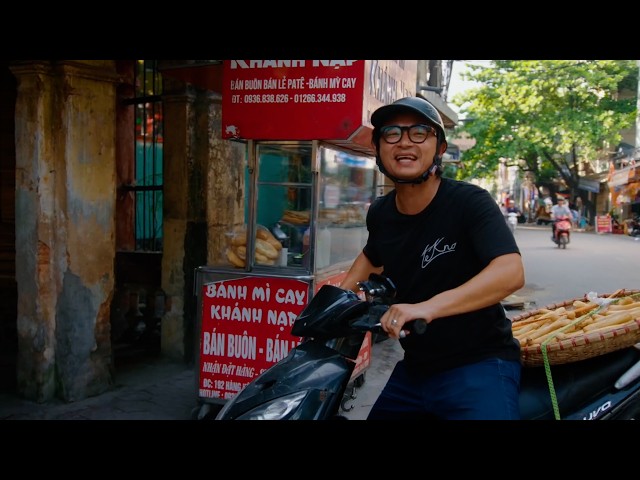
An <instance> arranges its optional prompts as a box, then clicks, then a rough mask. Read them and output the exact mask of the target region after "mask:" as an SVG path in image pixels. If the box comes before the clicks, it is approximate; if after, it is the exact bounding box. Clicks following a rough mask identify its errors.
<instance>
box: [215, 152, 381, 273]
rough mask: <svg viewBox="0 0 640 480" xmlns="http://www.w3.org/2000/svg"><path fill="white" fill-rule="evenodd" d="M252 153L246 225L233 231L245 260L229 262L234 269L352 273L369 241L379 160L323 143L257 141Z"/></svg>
mask: <svg viewBox="0 0 640 480" xmlns="http://www.w3.org/2000/svg"><path fill="white" fill-rule="evenodd" d="M248 149H249V155H248V158H249V161H248V165H247V185H248V186H249V195H248V196H247V198H246V202H245V224H244V225H243V226H242V227H241V228H236V229H233V230H232V231H230V232H229V244H228V248H229V249H231V250H232V252H233V253H235V257H236V258H234V260H237V259H240V260H242V261H231V259H229V255H227V256H226V257H225V256H223V257H222V258H224V259H226V261H227V262H228V265H229V266H233V267H234V268H244V269H246V270H247V271H252V270H254V269H255V268H258V269H260V270H262V269H263V268H268V269H287V271H289V272H290V273H291V274H292V275H300V274H306V275H313V274H315V273H318V272H323V271H327V270H335V269H336V268H340V267H341V268H342V269H346V268H348V266H349V265H350V264H351V262H352V261H353V260H354V259H355V257H356V256H357V255H358V254H359V252H360V251H361V250H362V247H363V246H364V243H365V242H366V238H367V233H366V225H365V222H366V214H367V210H368V208H369V205H370V204H371V202H372V201H373V199H374V198H375V197H376V191H377V183H378V182H377V180H378V176H379V174H378V170H377V168H376V163H375V158H374V157H372V156H367V155H362V154H359V153H356V152H353V151H350V150H346V149H340V148H338V147H336V146H334V145H331V144H327V143H323V142H318V141H309V142H301V141H295V142H271V141H270V142H249V143H248ZM265 243H266V244H265ZM227 253H229V252H227ZM279 273H280V274H282V273H284V272H282V271H280V272H279Z"/></svg>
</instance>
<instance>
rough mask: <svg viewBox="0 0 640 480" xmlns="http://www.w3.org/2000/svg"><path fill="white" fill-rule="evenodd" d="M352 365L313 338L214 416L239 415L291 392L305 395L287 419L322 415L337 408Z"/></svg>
mask: <svg viewBox="0 0 640 480" xmlns="http://www.w3.org/2000/svg"><path fill="white" fill-rule="evenodd" d="M354 368H355V362H353V361H351V360H349V359H346V358H345V357H344V356H343V355H341V354H340V353H339V352H337V351H335V350H333V349H332V348H329V347H327V346H325V345H324V344H322V343H320V342H317V341H313V340H309V341H306V342H303V343H301V344H300V345H298V346H297V347H296V348H294V349H292V350H291V351H290V352H289V354H288V355H287V356H286V357H285V358H283V359H282V360H280V361H279V362H278V363H276V364H275V365H274V366H273V367H271V368H269V369H268V370H266V371H265V372H263V373H262V374H261V375H259V376H258V377H256V378H255V379H254V380H253V381H252V382H250V383H249V384H247V385H246V386H245V388H244V389H243V390H242V391H240V392H238V394H237V395H236V396H235V397H234V398H232V399H231V400H229V402H230V403H229V405H227V406H225V409H224V410H223V411H221V414H223V415H222V416H220V415H219V417H218V419H221V420H232V419H235V418H238V417H241V416H242V415H243V414H245V413H247V412H249V411H250V410H252V409H254V408H256V407H258V406H260V405H264V404H266V403H268V402H271V401H274V400H275V399H277V398H280V397H284V396H286V395H289V394H292V393H295V392H306V394H307V395H306V397H305V399H304V400H303V401H302V403H301V404H300V406H299V407H298V408H297V409H296V411H294V412H292V414H291V416H290V417H289V419H292V420H295V419H305V420H314V419H322V418H325V416H326V415H330V412H332V411H337V410H338V408H337V405H339V404H340V402H341V401H342V395H343V393H344V391H345V389H346V387H347V384H348V382H349V379H350V377H351V374H352V372H353V370H354ZM328 412H329V413H328Z"/></svg>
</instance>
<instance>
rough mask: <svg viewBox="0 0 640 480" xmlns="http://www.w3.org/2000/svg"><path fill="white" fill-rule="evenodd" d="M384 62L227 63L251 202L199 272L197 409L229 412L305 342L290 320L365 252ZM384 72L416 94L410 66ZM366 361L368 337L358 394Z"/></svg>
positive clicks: (234, 131) (229, 103)
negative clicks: (231, 402)
mask: <svg viewBox="0 0 640 480" xmlns="http://www.w3.org/2000/svg"><path fill="white" fill-rule="evenodd" d="M380 62H382V61H364V60H358V61H351V60H341V61H331V60H326V61H325V60H323V61H320V60H318V61H316V60H312V61H293V60H292V61H257V60H254V61H249V60H246V61H240V60H230V61H225V65H224V76H223V82H224V88H223V97H222V132H223V137H224V138H228V139H230V140H233V141H238V142H242V143H243V144H244V145H245V147H246V176H245V180H246V186H247V188H246V191H247V195H246V197H245V209H244V218H243V219H242V221H241V222H238V224H236V225H230V226H229V229H228V231H227V234H226V236H227V241H226V244H225V247H224V251H221V252H216V258H217V259H218V260H217V261H216V263H215V264H214V265H206V266H201V267H198V268H197V269H196V271H195V282H194V285H195V292H194V294H195V295H196V297H197V305H198V314H197V328H196V332H197V337H198V338H197V345H196V352H198V353H199V357H198V358H199V362H198V374H197V375H196V383H197V385H196V391H197V393H198V398H199V400H200V401H201V402H204V403H206V404H211V403H213V404H222V403H224V402H225V401H226V400H227V399H229V398H231V397H233V396H234V395H235V394H236V393H237V392H238V391H240V389H242V388H243V387H244V386H245V385H246V384H247V383H249V382H250V381H251V380H253V378H255V377H256V376H257V375H259V374H260V373H261V372H263V371H264V370H265V369H268V368H269V367H270V366H271V365H273V364H275V363H276V362H277V361H279V360H280V359H282V358H284V357H285V356H286V355H287V353H288V352H289V350H290V349H291V348H293V347H294V346H295V345H297V344H298V343H299V342H300V341H301V340H302V339H301V338H298V337H293V336H291V334H290V333H289V332H290V329H291V326H292V325H293V321H294V320H295V318H296V317H297V315H298V314H299V313H300V312H301V310H302V309H303V308H304V306H305V305H306V304H307V303H308V301H309V300H310V298H311V297H312V296H313V295H314V293H315V292H317V290H318V289H319V288H320V287H321V286H322V285H324V284H333V285H339V284H340V282H341V281H342V279H343V278H344V276H345V275H346V272H347V270H348V268H349V267H350V266H351V263H352V262H353V260H354V259H355V258H356V256H357V255H358V254H359V253H360V251H361V250H362V247H363V246H364V244H365V242H366V238H367V231H366V225H365V220H366V213H367V210H368V207H369V205H370V204H371V202H372V201H373V200H374V199H375V198H376V196H378V195H380V194H382V193H383V192H384V188H385V186H384V184H383V182H382V180H383V179H384V177H383V176H382V175H381V174H380V173H379V172H378V170H377V167H376V162H375V157H374V152H373V150H372V147H371V127H370V124H369V123H368V118H369V116H370V112H371V111H372V110H373V109H375V108H377V107H378V106H380V105H382V104H383V103H387V102H388V101H389V99H388V98H386V96H385V95H387V94H388V92H387V94H385V95H383V94H382V93H381V92H382V90H381V89H380V87H381V86H380V85H378V86H377V87H376V85H375V79H376V78H380V76H379V75H378V76H377V77H376V74H378V73H379V71H380V69H381V68H382V67H384V66H385V65H382V66H381V64H380ZM383 63H384V62H383ZM391 66H392V67H394V68H395V70H394V69H393V68H391V69H390V68H389V67H388V66H387V67H386V70H385V73H386V74H387V75H389V74H390V72H391V73H394V72H395V73H394V74H395V75H396V77H398V80H400V79H401V80H402V82H399V81H398V82H397V86H398V88H399V86H400V85H405V84H406V85H408V86H411V87H413V86H415V78H416V69H415V62H408V63H407V64H404V63H403V64H402V65H398V64H397V63H394V64H392V65H391ZM401 67H402V68H401ZM394 85H396V83H394ZM376 88H377V89H378V90H376ZM366 91H368V92H376V91H377V92H378V94H377V96H376V95H373V96H371V95H366V94H365V92H366ZM413 93H414V91H406V90H403V89H398V91H395V92H393V95H394V98H399V97H401V96H405V95H410V94H413ZM370 350H371V337H370V335H369V336H367V339H366V340H365V342H364V343H363V345H362V348H361V350H360V355H359V356H358V359H357V360H356V368H355V370H354V373H353V376H352V380H353V381H354V382H355V381H357V380H358V379H360V381H363V372H364V371H365V370H366V368H367V367H368V366H369V364H370Z"/></svg>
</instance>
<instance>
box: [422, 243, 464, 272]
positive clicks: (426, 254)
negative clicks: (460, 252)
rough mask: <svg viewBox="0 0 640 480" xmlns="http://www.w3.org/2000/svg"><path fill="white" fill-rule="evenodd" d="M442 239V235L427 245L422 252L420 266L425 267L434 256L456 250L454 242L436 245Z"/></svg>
mask: <svg viewBox="0 0 640 480" xmlns="http://www.w3.org/2000/svg"><path fill="white" fill-rule="evenodd" d="M443 241H444V237H442V238H439V239H438V240H436V241H435V243H434V244H433V245H427V246H426V247H425V249H424V251H423V252H422V268H426V267H427V265H429V264H430V263H431V262H432V261H433V260H434V259H435V258H436V257H439V256H440V255H444V254H445V253H451V252H454V251H455V250H456V244H455V243H452V244H451V245H442V247H441V248H438V246H439V245H440V244H441V243H442V242H443Z"/></svg>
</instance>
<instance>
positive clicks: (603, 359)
mask: <svg viewBox="0 0 640 480" xmlns="http://www.w3.org/2000/svg"><path fill="white" fill-rule="evenodd" d="M359 288H360V289H361V291H362V293H363V296H364V299H363V298H362V297H361V296H360V295H357V294H355V293H353V292H351V291H346V290H343V289H341V288H339V287H336V286H332V285H323V286H322V287H321V288H320V290H318V292H317V293H316V295H315V296H314V297H313V298H312V299H311V301H310V302H309V303H308V304H307V306H306V307H305V308H304V309H303V311H302V312H301V313H300V315H299V316H298V317H297V318H296V320H295V322H294V324H293V327H292V334H293V335H296V336H301V337H304V339H303V341H302V342H301V343H300V344H299V345H298V346H296V347H295V348H293V349H292V350H291V351H290V352H289V354H288V355H287V356H286V357H285V358H283V359H282V360H280V361H279V362H278V363H276V364H275V365H274V366H272V367H271V368H269V369H268V370H266V371H265V372H263V373H262V374H260V375H259V376H258V377H256V378H255V379H254V380H253V381H251V382H250V383H249V384H247V385H246V386H245V387H244V388H243V389H242V390H241V391H240V392H238V393H237V394H236V395H235V396H234V397H232V398H231V399H229V400H228V401H227V403H225V404H224V406H223V407H222V408H221V409H220V410H219V411H218V413H217V415H216V417H215V418H216V420H254V419H263V420H343V419H346V417H345V416H344V414H343V413H342V412H343V410H346V409H345V408H344V406H345V403H347V402H348V401H349V400H350V399H353V398H355V397H354V391H353V389H352V386H353V380H352V379H351V376H352V373H353V371H354V367H355V364H356V363H355V361H356V358H357V355H358V351H359V349H360V347H361V345H362V342H363V340H364V338H365V335H366V334H367V332H372V333H377V334H379V335H381V334H383V332H384V331H383V330H382V328H381V326H380V318H381V317H382V315H383V314H384V312H386V311H387V309H388V308H389V305H391V304H392V303H393V301H394V298H395V286H394V284H393V282H392V281H391V280H390V279H388V278H386V277H384V276H382V275H376V274H372V275H371V276H370V277H369V279H368V280H367V281H365V282H360V283H359ZM405 327H407V330H403V332H402V334H404V335H425V334H426V335H428V326H427V324H426V322H424V321H423V320H420V319H417V320H414V321H412V322H408V323H407V324H405ZM552 375H553V377H552V378H553V383H554V385H555V389H554V391H555V395H554V396H552V395H551V394H550V388H549V386H548V385H549V382H548V376H547V371H546V370H545V368H544V367H523V369H522V381H521V394H520V411H521V417H522V419H523V420H537V419H541V420H543V419H554V418H556V417H557V412H558V411H559V412H560V413H561V414H562V417H561V419H567V420H568V419H581V420H613V419H632V418H640V417H638V415H640V344H638V345H636V346H635V347H629V348H625V349H622V350H618V351H614V352H611V353H607V354H603V355H601V356H598V357H594V358H590V359H586V360H581V361H577V362H573V363H568V364H563V365H554V366H553V367H552ZM552 397H554V398H555V399H556V403H555V404H554V403H553V401H552Z"/></svg>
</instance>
